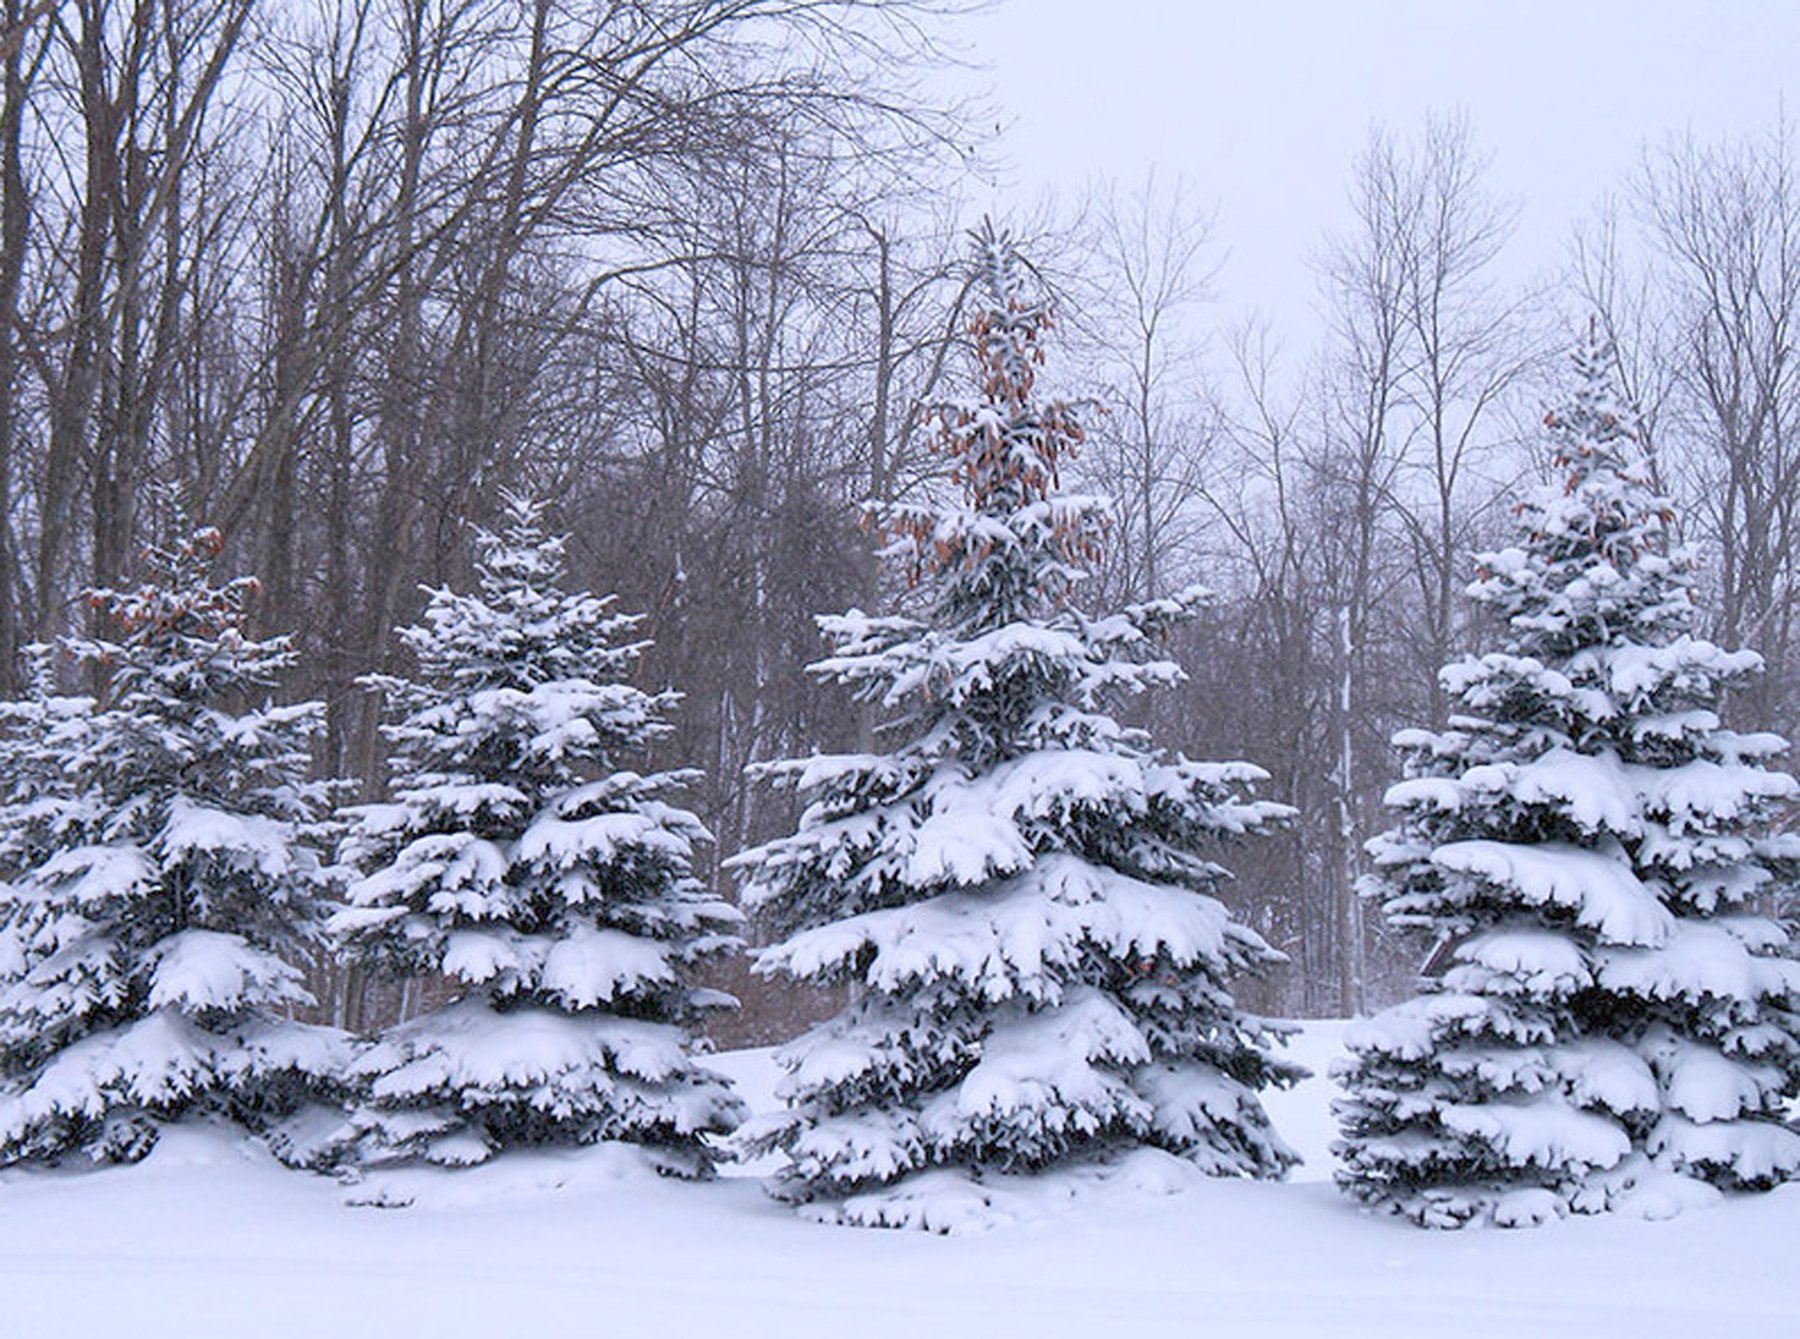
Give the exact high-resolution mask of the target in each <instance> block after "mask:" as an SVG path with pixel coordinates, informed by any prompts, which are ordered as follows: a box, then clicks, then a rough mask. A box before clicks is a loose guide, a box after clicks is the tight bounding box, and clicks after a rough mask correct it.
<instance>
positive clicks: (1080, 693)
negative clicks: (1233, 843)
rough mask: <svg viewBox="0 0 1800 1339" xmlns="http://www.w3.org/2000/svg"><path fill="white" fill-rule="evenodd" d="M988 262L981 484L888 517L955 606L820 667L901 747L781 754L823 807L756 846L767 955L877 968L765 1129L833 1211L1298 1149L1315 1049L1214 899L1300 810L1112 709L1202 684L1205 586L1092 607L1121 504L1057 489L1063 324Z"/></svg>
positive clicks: (748, 870) (841, 637) (785, 1186)
mask: <svg viewBox="0 0 1800 1339" xmlns="http://www.w3.org/2000/svg"><path fill="white" fill-rule="evenodd" d="M974 277H975V283H976V289H977V291H978V293H979V295H980V310H979V314H978V315H977V316H976V318H975V320H974V322H973V326H972V332H973V334H974V337H975V342H976V349H977V361H978V378H979V385H980V387H981V398H980V399H979V400H978V401H976V402H974V403H970V404H966V405H961V406H953V407H949V408H947V409H945V410H943V411H942V412H941V413H940V416H939V426H940V430H941V431H940V435H941V447H942V449H943V451H944V453H945V454H946V455H947V456H948V457H949V459H950V461H951V463H952V467H953V468H952V479H953V482H954V483H955V484H957V485H959V486H960V487H961V490H962V492H963V494H964V498H965V500H964V501H963V502H962V503H961V504H959V505H948V506H944V507H942V508H922V507H921V508H915V507H898V508H894V509H891V510H888V511H886V512H885V513H883V514H882V515H880V517H879V520H880V521H881V522H882V524H883V526H884V528H885V529H886V530H887V532H888V533H889V534H890V535H893V536H897V542H896V545H895V549H896V550H897V552H898V554H899V555H901V556H904V557H906V558H908V559H909V560H910V562H911V565H912V572H913V574H914V576H915V578H923V579H925V580H926V581H927V582H928V585H929V594H930V609H929V614H928V615H927V616H926V617H925V618H924V619H923V620H921V621H915V620H913V619H909V618H903V617H889V618H872V617H869V616H867V615H864V614H863V613H860V612H857V611H852V612H850V613H848V614H846V615H843V616H841V617H828V618H823V619H821V620H820V623H821V626H822V628H823V630H824V632H825V634H826V636H827V637H828V638H829V639H830V640H831V642H832V643H833V644H834V646H835V649H836V654H835V655H833V656H831V657H830V658H828V659H825V660H822V661H820V662H818V663H817V664H816V665H814V666H813V671H814V672H815V673H816V674H818V675H820V676H822V677H825V678H828V679H830V680H834V681H836V682H838V683H842V684H846V685H849V686H850V687H851V688H852V690H853V691H854V692H855V694H856V696H857V697H858V698H859V699H860V700H861V701H863V702H866V703H869V704H872V705H874V706H875V707H876V708H877V709H879V710H881V711H885V712H887V713H889V714H890V719H889V720H888V721H887V723H886V725H885V727H884V730H883V734H884V736H885V737H886V738H887V739H889V740H891V741H892V744H891V747H890V748H889V749H888V750H887V751H886V752H883V753H872V754H847V755H834V756H820V757H813V758H808V759H802V760H794V761H789V762H782V763H775V764H769V765H766V766H765V767H763V768H761V769H759V770H760V771H761V772H762V773H763V774H765V775H767V776H769V777H771V778H772V779H773V780H775V781H776V782H777V783H778V784H786V785H789V786H792V787H794V788H795V789H796V790H797V791H798V792H799V793H800V795H801V796H802V797H803V798H804V800H805V801H806V809H805V812H804V814H803V816H802V818H801V820H800V823H799V827H798V830H797V831H796V832H794V833H793V834H792V835H790V836H786V837H783V838H780V839H778V840H775V841H772V842H770V843H768V844H767V845H764V846H762V847H760V848H757V849H755V850H751V851H748V852H746V853H744V854H743V855H741V856H739V857H737V858H736V859H735V861H734V863H735V865H736V867H737V868H738V869H739V870H741V871H742V873H743V875H744V880H745V896H746V902H747V904H748V905H749V906H752V907H754V908H756V909H758V910H759V912H760V914H761V915H762V916H763V917H764V918H765V920H766V922H767V924H768V925H769V926H770V927H771V928H773V929H774V930H775V931H776V932H778V933H784V934H788V935H789V938H787V940H786V942H784V943H781V944H779V945H778V946H776V947H773V948H769V949H767V950H765V951H764V952H763V953H762V954H761V955H760V957H759V960H758V964H757V966H758V970H760V971H762V972H765V973H785V974H786V975H788V976H790V977H793V978H796V979H798V980H802V981H809V982H815V983H821V984H833V983H837V984H847V985H848V986H849V987H850V988H851V1001H852V1002H851V1003H850V1005H849V1007H848V1008H846V1009H845V1010H844V1011H843V1012H842V1013H840V1014H839V1015H838V1016H836V1017H835V1018H832V1019H830V1020H829V1021H827V1022H825V1023H823V1024H821V1025H819V1026H818V1027H816V1028H814V1029H812V1030H811V1031H810V1032H808V1033H806V1034H805V1035H804V1036H802V1037H800V1038H799V1039H798V1040H796V1041H795V1042H793V1043H791V1044H790V1045H789V1046H787V1047H786V1048H785V1049H784V1050H783V1051H782V1052H781V1053H780V1061H781V1064H782V1065H783V1067H784V1068H785V1069H786V1070H787V1077H786V1079H785V1080H784V1084H783V1088H782V1094H783V1096H784V1097H785V1099H786V1101H787V1104H788V1109H787V1111H786V1112H785V1113H782V1114H780V1115H777V1116H774V1117H770V1118H765V1119H763V1120H761V1121H759V1122H758V1123H757V1124H756V1126H755V1127H753V1128H751V1129H750V1130H748V1131H746V1135H745V1139H744V1147H745V1150H746V1151H747V1152H750V1153H766V1152H770V1151H774V1150H779V1151H780V1152H781V1153H783V1154H785V1155H786V1157H787V1159H788V1164H787V1166H786V1167H785V1168H784V1170H782V1171H781V1172H779V1173H778V1174H777V1175H776V1176H775V1177H774V1178H773V1180H772V1181H771V1183H770V1188H771V1191H772V1193H774V1194H775V1195H776V1196H777V1197H779V1198H782V1199H785V1200H788V1201H792V1202H797V1203H804V1204H806V1205H807V1206H808V1210H807V1211H808V1212H809V1214H811V1215H813V1216H816V1217H819V1218H822V1219H827V1220H831V1221H838V1222H846V1223H856V1224H864V1225H880V1226H917V1227H924V1228H930V1229H935V1230H940V1231H954V1230H956V1229H957V1228H959V1227H961V1226H964V1225H973V1224H976V1223H979V1222H980V1221H982V1220H983V1219H985V1218H986V1217H987V1216H988V1215H989V1213H990V1212H991V1207H990V1206H991V1205H992V1204H993V1197H992V1192H993V1191H994V1190H995V1189H996V1188H997V1183H996V1181H995V1177H996V1176H997V1175H998V1174H1003V1173H1015V1172H1016V1173H1024V1172H1043V1171H1045V1170H1047V1169H1053V1168H1068V1169H1072V1170H1077V1174H1078V1175H1079V1174H1080V1173H1079V1169H1089V1170H1091V1169H1093V1168H1096V1167H1104V1166H1106V1165H1108V1164H1110V1163H1113V1162H1115V1161H1116V1160H1117V1159H1118V1158H1119V1157H1120V1156H1121V1155H1124V1154H1126V1153H1128V1152H1130V1151H1132V1150H1137V1149H1145V1148H1149V1149H1158V1150H1165V1151H1166V1152H1167V1153H1169V1154H1173V1155H1175V1156H1177V1157H1179V1158H1182V1159H1186V1160H1187V1161H1188V1162H1189V1163H1191V1164H1192V1165H1194V1166H1196V1167H1198V1168H1200V1169H1202V1170H1204V1171H1206V1172H1209V1173H1223V1174H1240V1175H1249V1176H1279V1175H1281V1174H1282V1173H1283V1172H1285V1171H1286V1169H1287V1168H1288V1167H1289V1166H1290V1165H1291V1164H1292V1162H1293V1161H1294V1155H1293V1154H1292V1153H1291V1152H1290V1151H1289V1150H1288V1149H1287V1148H1286V1147H1285V1146H1284V1145H1283V1144H1282V1143H1281V1141H1280V1140H1279V1139H1278V1138H1277V1137H1276V1136H1275V1135H1274V1134H1273V1133H1272V1131H1271V1130H1270V1128H1269V1125H1268V1122H1267V1119H1266V1118H1265V1116H1264V1113H1263V1110H1262V1106H1261V1103H1260V1102H1259V1100H1258V1098H1257V1092H1258V1090H1259V1089H1261V1088H1262V1087H1264V1086H1265V1085H1266V1084H1268V1083H1270V1082H1271V1081H1274V1082H1284V1081H1289V1080H1291V1079H1292V1078H1294V1077H1296V1076H1297V1075H1298V1074H1299V1073H1300V1071H1298V1070H1297V1069H1296V1068H1295V1067H1293V1066H1290V1065H1286V1064H1284V1063H1282V1062H1279V1061H1277V1060H1275V1059H1274V1058H1272V1057H1271V1055H1270V1054H1269V1053H1268V1051H1267V1049H1266V1043H1267V1042H1268V1041H1269V1040H1270V1039H1271V1037H1272V1035H1273V1029H1271V1028H1270V1027H1268V1026H1267V1025H1266V1024H1264V1023H1262V1022H1261V1021H1260V1020H1257V1019H1254V1018H1251V1017H1249V1016H1247V1015H1245V1014H1243V1013H1241V1012H1239V1011H1238V1010H1237V1009H1236V1008H1235V1007H1234V1004H1233V1001H1232V998H1231V995H1230V993H1229V989H1228V981H1229V980H1230V978H1232V977H1234V976H1236V975H1238V974H1240V973H1253V972H1255V971H1257V970H1258V969H1260V968H1263V967H1265V966H1266V965H1268V964H1270V963H1272V962H1274V961H1276V960H1278V958H1279V955H1278V954H1276V953H1275V952H1274V951H1273V950H1272V949H1270V948H1269V947H1268V946H1267V945H1265V944H1264V943H1263V941H1262V940H1261V939H1260V938H1258V937H1257V935H1256V934H1255V933H1253V932H1252V931H1251V930H1249V929H1247V928H1246V927H1244V926H1243V925H1240V924H1238V923H1237V922H1235V921H1234V920H1233V919H1232V918H1231V916H1230V915H1229V914H1228V913H1227V911H1226V909H1225V907H1224V906H1223V905H1222V904H1221V903H1220V902H1218V901H1217V900H1216V899H1215V898H1214V897H1212V896H1211V895H1210V894H1211V892H1212V891H1214V890H1215V889H1216V888H1217V887H1218V885H1219V884H1220V883H1221V882H1222V881H1223V880H1224V879H1225V878H1226V877H1227V876H1226V873H1225V871H1224V870H1223V869H1221V868H1220V867H1219V866H1218V865H1216V864H1214V863H1212V861H1211V860H1210V859H1209V858H1207V856H1206V855H1205V854H1203V851H1204V850H1205V849H1206V848H1208V847H1211V846H1213V845H1215V844H1217V843H1218V841H1219V839H1221V838H1224V837H1235V836H1238V835H1241V834H1246V833H1253V832H1257V831H1260V830H1262V829H1264V828H1266V827H1268V826H1269V825H1271V824H1272V823H1274V822H1276V821H1278V820H1280V819H1281V818H1283V817H1284V816H1285V814H1286V810H1285V809H1284V808H1283V807H1282V806H1280V805H1275V804H1270V803H1265V802H1259V801H1256V800H1253V799H1251V798H1249V797H1248V796H1247V795H1246V793H1245V789H1246V787H1247V786H1248V785H1249V784H1250V783H1253V782H1254V781H1256V780H1258V779H1259V778H1261V776H1262V775H1263V774H1262V773H1261V772H1259V771H1258V770H1257V769H1256V768H1254V767H1251V766H1249V765H1248V764H1245V763H1197V762H1191V761H1188V760H1187V759H1185V758H1181V757H1177V756H1170V755H1168V754H1165V753H1164V752H1163V751H1161V750H1159V749H1158V748H1156V747H1155V746H1154V745H1153V744H1152V742H1151V741H1150V739H1149V738H1148V737H1147V736H1146V735H1145V734H1144V733H1143V732H1142V731H1139V730H1135V729H1130V728H1127V727H1125V726H1123V725H1121V724H1120V723H1119V721H1118V720H1117V719H1116V718H1115V717H1114V716H1113V715H1112V714H1110V712H1111V710H1112V708H1113V706H1114V705H1116V704H1117V703H1119V702H1120V701H1122V700H1124V699H1126V698H1128V697H1129V696H1130V695H1132V694H1135V693H1138V692H1141V691H1143V690H1145V689H1148V688H1151V687H1155V686H1158V685H1164V684H1169V683H1172V682H1174V681H1176V680H1178V679H1179V677H1180V671H1179V670H1178V669H1177V668H1176V667H1175V666H1174V665H1173V664H1171V663H1169V662H1167V661H1165V660H1159V659H1154V658H1151V656H1150V654H1149V653H1150V651H1151V648H1152V647H1153V644H1154V643H1155V642H1156V641H1157V639H1158V637H1159V635H1160V634H1161V633H1162V631H1163V630H1164V629H1165V628H1166V627H1167V626H1168V625H1169V624H1170V623H1171V622H1172V621H1174V620H1176V619H1179V618H1181V617H1183V616H1185V615H1187V614H1188V613H1189V612H1190V611H1191V609H1192V608H1193V606H1194V605H1195V603H1196V602H1197V601H1198V600H1199V599H1201V598H1202V593H1201V592H1197V591H1196V592H1189V593H1187V594H1185V595H1183V596H1182V597H1180V598H1176V599H1168V600H1160V601H1156V602H1154V603H1149V604H1145V605H1140V606H1135V607H1132V608H1128V609H1125V610H1123V611H1121V612H1119V613H1116V614H1112V615H1110V616H1107V617H1100V618H1090V617H1086V616H1084V615H1083V614H1081V613H1080V612H1078V611H1077V610H1076V609H1075V608H1073V607H1072V606H1071V605H1070V604H1069V603H1068V600H1067V596H1068V594H1069V592H1070V588H1071V586H1072V585H1073V583H1075V582H1076V581H1077V580H1078V579H1079V578H1080V576H1081V575H1082V573H1083V570H1084V564H1085V563H1088V562H1091V560H1092V559H1093V557H1094V556H1095V553H1096V544H1097V542H1098V538H1099V535H1100V529H1101V524H1102V516H1103V513H1104V509H1105V504H1104V502H1103V500H1101V499H1097V498H1093V497H1080V496H1073V495H1069V494H1063V493H1061V492H1059V485H1058V481H1057V474H1058V469H1059V467H1060V466H1061V464H1062V463H1063V461H1064V460H1065V459H1066V458H1067V456H1068V455H1069V453H1070V452H1071V451H1072V450H1073V449H1074V447H1075V445H1076V444H1077V443H1078V442H1079V441H1080V440H1081V429H1080V426H1079V422H1078V417H1077V413H1076V410H1075V409H1074V408H1073V407H1072V406H1070V405H1068V404H1064V403H1061V402H1044V401H1042V400H1040V399H1039V398H1038V397H1037V396H1036V394H1035V393H1034V381H1035V378H1036V375H1037V369H1038V366H1039V363H1040V360H1041V358H1042V350H1041V346H1040V344H1039V340H1040V337H1041V336H1042V333H1043V332H1044V330H1045V328H1046V327H1047V326H1048V325H1049V323H1050V315H1049V312H1048V309H1047V307H1046V305H1045V304H1044V303H1042V302H1041V301H1038V300H1037V299H1035V298H1034V297H1032V296H1030V295H1029V294H1028V291H1027V288H1026V283H1025V280H1026V270H1025V267H1024V265H1023V263H1022V261H1021V259H1020V258H1019V256H1018V255H1017V254H1016V252H1015V250H1014V248H1013V246H1012V244H1011V242H1010V241H1009V239H1007V238H1006V237H1005V236H1004V235H996V234H995V233H994V232H993V230H992V229H991V228H989V229H985V230H984V231H983V232H982V233H981V234H980V235H979V236H978V237H977V238H976V265H975V276H974Z"/></svg>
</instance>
